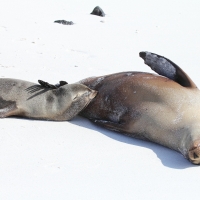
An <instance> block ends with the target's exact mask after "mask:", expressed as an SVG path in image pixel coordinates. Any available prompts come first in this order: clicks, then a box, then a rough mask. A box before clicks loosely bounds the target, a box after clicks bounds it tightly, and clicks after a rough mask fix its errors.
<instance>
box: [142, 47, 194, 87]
mask: <svg viewBox="0 0 200 200" xmlns="http://www.w3.org/2000/svg"><path fill="white" fill-rule="evenodd" d="M139 55H140V57H141V58H142V59H143V60H144V63H145V64H146V65H148V66H149V67H151V69H152V70H154V71H155V72H156V73H158V74H159V75H161V76H165V77H167V78H169V79H171V80H174V81H175V82H177V83H179V84H180V85H182V86H184V87H190V88H197V86H196V85H195V83H194V82H193V81H192V80H191V78H190V77H189V76H188V75H187V74H186V73H185V72H184V71H183V70H182V69H181V68H180V67H179V66H177V65H176V64H175V63H173V62H172V61H171V60H169V59H167V58H165V57H163V56H160V55H157V54H154V53H151V52H147V51H145V52H144V51H143V52H140V53H139Z"/></svg>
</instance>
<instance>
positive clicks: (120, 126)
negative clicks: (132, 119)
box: [90, 119, 126, 132]
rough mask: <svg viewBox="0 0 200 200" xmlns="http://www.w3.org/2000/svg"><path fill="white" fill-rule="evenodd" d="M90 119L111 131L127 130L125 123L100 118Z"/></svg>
mask: <svg viewBox="0 0 200 200" xmlns="http://www.w3.org/2000/svg"><path fill="white" fill-rule="evenodd" d="M90 121H92V122H94V123H95V124H97V125H99V126H102V127H104V128H106V129H109V130H111V131H116V132H125V130H126V129H125V128H124V126H125V124H120V123H115V122H112V121H107V120H99V119H90Z"/></svg>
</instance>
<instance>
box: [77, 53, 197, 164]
mask: <svg viewBox="0 0 200 200" xmlns="http://www.w3.org/2000/svg"><path fill="white" fill-rule="evenodd" d="M140 57H142V58H143V59H144V61H145V63H146V64H147V65H149V66H150V67H151V68H152V69H153V70H154V71H155V72H157V73H158V74H160V75H157V74H151V73H145V72H131V71H130V72H121V73H116V74H111V75H106V76H100V77H92V78H86V79H84V80H81V81H79V83H81V84H84V85H86V86H88V87H89V88H91V89H93V90H96V91H98V94H97V96H96V97H95V98H94V99H93V100H92V101H91V102H90V104H89V105H88V106H87V107H86V108H85V109H84V110H82V112H81V113H80V115H82V116H84V117H86V118H88V119H90V120H91V121H92V122H94V123H95V124H97V125H100V126H103V127H105V128H107V129H110V130H113V131H117V132H120V133H122V134H124V135H128V136H131V137H134V138H139V139H143V140H148V141H152V142H155V143H158V144H161V145H164V146H166V147H169V148H171V149H174V150H176V151H179V152H180V153H182V154H183V155H184V157H185V158H187V159H189V160H190V161H191V162H192V163H193V164H200V112H198V110H200V91H199V90H198V89H197V86H196V85H195V84H194V82H193V81H192V80H191V79H190V78H189V76H188V75H187V74H186V73H185V72H184V71H183V70H182V69H181V68H180V67H178V66H177V65H176V64H175V63H173V62H172V61H170V60H169V59H167V58H165V57H163V56H159V55H157V54H153V53H150V52H140Z"/></svg>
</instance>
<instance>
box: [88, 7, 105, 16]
mask: <svg viewBox="0 0 200 200" xmlns="http://www.w3.org/2000/svg"><path fill="white" fill-rule="evenodd" d="M90 14H91V15H97V16H100V17H105V13H104V12H103V10H102V9H101V8H100V7H99V6H96V7H95V8H94V10H93V11H92V12H91V13H90Z"/></svg>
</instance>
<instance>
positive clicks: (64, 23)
mask: <svg viewBox="0 0 200 200" xmlns="http://www.w3.org/2000/svg"><path fill="white" fill-rule="evenodd" d="M54 23H59V24H63V25H73V24H74V23H73V22H72V21H66V20H56V21H54Z"/></svg>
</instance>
